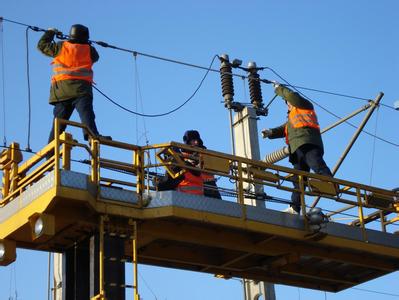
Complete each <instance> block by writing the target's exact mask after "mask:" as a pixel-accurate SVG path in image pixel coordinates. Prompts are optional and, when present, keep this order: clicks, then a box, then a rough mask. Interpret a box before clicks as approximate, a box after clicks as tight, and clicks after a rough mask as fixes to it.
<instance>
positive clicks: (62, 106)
mask: <svg viewBox="0 0 399 300" xmlns="http://www.w3.org/2000/svg"><path fill="white" fill-rule="evenodd" d="M74 109H76V110H77V111H78V113H79V116H80V120H81V122H82V123H83V124H85V125H86V126H87V127H88V128H89V129H90V130H91V131H92V132H93V133H94V134H95V135H98V134H99V133H98V130H97V126H96V123H95V118H96V116H95V114H94V110H93V98H92V97H78V98H73V99H71V100H66V101H62V102H58V103H56V104H55V105H54V109H53V115H54V119H55V118H60V119H65V120H69V118H70V117H71V115H72V113H73V110H74ZM65 128H66V125H65V124H61V125H60V133H62V132H64V130H65ZM83 136H84V139H85V140H88V135H87V133H86V132H85V131H83ZM53 139H54V120H53V125H52V127H51V131H50V135H49V138H48V142H49V143H50V142H51V141H52V140H53Z"/></svg>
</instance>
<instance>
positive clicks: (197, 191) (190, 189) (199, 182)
mask: <svg viewBox="0 0 399 300" xmlns="http://www.w3.org/2000/svg"><path fill="white" fill-rule="evenodd" d="M177 190H178V191H179V192H183V193H187V194H194V195H204V181H203V179H202V176H195V175H193V174H192V173H191V172H189V171H186V172H184V179H183V180H182V181H181V182H180V183H179V185H178V186H177Z"/></svg>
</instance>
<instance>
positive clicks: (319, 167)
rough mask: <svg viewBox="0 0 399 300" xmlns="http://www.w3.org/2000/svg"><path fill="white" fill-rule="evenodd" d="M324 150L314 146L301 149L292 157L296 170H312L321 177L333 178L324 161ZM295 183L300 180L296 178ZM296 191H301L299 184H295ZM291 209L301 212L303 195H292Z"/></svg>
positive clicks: (306, 145)
mask: <svg viewBox="0 0 399 300" xmlns="http://www.w3.org/2000/svg"><path fill="white" fill-rule="evenodd" d="M323 154H324V153H323V150H322V149H320V148H319V147H317V146H316V145H312V144H305V145H302V146H301V147H299V148H298V149H297V150H296V151H295V152H294V153H293V154H292V155H291V157H290V161H291V162H292V164H293V167H294V169H296V170H302V171H306V172H309V171H310V170H311V169H312V170H313V171H314V172H315V173H316V174H320V175H326V176H331V177H332V176H333V175H332V173H331V171H330V169H329V168H328V166H327V164H326V162H325V161H324V159H323ZM294 179H295V181H297V180H298V178H297V176H295V178H294ZM294 187H295V189H299V184H298V183H297V182H294ZM291 201H292V204H291V207H292V208H293V209H294V210H295V211H296V212H299V210H300V207H301V194H300V193H299V192H293V193H292V195H291Z"/></svg>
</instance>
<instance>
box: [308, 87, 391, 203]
mask: <svg viewBox="0 0 399 300" xmlns="http://www.w3.org/2000/svg"><path fill="white" fill-rule="evenodd" d="M383 96H384V93H383V92H380V93H379V94H378V95H377V97H376V98H375V100H374V101H371V102H370V103H371V106H370V109H369V111H368V112H367V114H366V115H365V116H364V118H363V121H362V122H361V123H360V125H359V127H358V129H357V130H356V132H355V134H354V135H353V136H352V139H351V140H350V141H349V144H348V146H346V148H345V150H344V152H343V153H342V155H341V157H340V158H339V160H338V162H337V164H336V165H335V166H334V169H333V170H332V171H331V172H332V174H333V175H335V174H336V173H337V171H338V169H339V167H340V166H341V165H342V163H343V162H344V160H345V158H346V156H347V155H348V153H349V151H350V150H351V149H352V146H353V145H354V143H355V142H356V140H357V138H358V137H359V135H360V133H361V132H362V130H363V128H364V126H366V124H367V122H368V120H369V119H370V117H371V115H372V114H373V112H374V110H375V109H376V108H377V107H378V105H379V104H380V101H381V99H382V97H383ZM319 200H320V197H316V199H315V200H314V201H313V203H312V206H311V207H315V206H316V205H317V203H318V202H319Z"/></svg>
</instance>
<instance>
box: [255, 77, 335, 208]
mask: <svg viewBox="0 0 399 300" xmlns="http://www.w3.org/2000/svg"><path fill="white" fill-rule="evenodd" d="M273 86H274V88H275V93H276V94H277V95H279V96H281V97H282V98H283V99H284V100H285V102H286V104H287V107H288V112H287V113H288V120H287V122H286V123H285V124H283V125H281V126H279V127H276V128H271V129H264V130H262V136H263V138H269V139H276V138H283V137H285V141H286V143H287V145H288V146H289V150H290V155H289V161H290V162H291V163H292V164H293V167H294V169H296V170H302V171H306V172H309V171H310V169H312V170H313V171H314V172H315V173H316V174H320V175H326V176H331V177H332V176H333V175H332V173H331V171H330V169H329V168H328V166H327V164H326V163H325V161H324V159H323V155H324V147H323V141H322V138H321V134H320V127H319V123H318V121H317V116H316V112H315V111H314V108H313V104H312V103H311V102H310V101H308V100H306V99H305V98H303V97H302V96H300V95H299V94H298V93H295V92H293V91H291V90H290V89H289V88H287V87H285V86H282V85H280V84H279V83H277V82H275V83H273ZM294 187H295V189H299V184H298V180H297V178H295V180H294ZM300 205H301V200H300V193H299V192H296V191H295V192H293V193H292V195H291V206H290V207H289V208H288V209H286V210H285V211H286V212H289V213H293V214H299V212H300Z"/></svg>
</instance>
